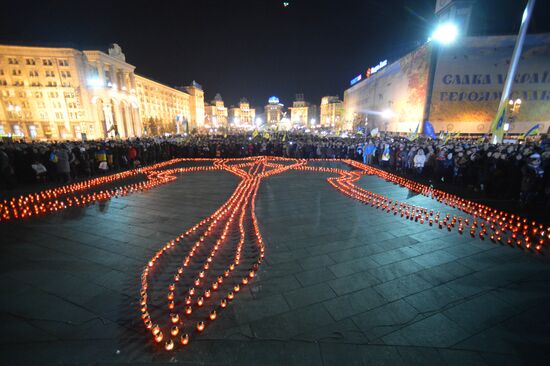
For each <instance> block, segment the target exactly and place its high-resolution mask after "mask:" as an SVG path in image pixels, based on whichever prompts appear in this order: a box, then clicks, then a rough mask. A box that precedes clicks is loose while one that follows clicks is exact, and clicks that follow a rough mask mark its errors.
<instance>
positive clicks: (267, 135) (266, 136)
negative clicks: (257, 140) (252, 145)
mask: <svg viewBox="0 0 550 366" xmlns="http://www.w3.org/2000/svg"><path fill="white" fill-rule="evenodd" d="M269 137H270V136H269V132H267V131H265V132H264V139H266V140H269Z"/></svg>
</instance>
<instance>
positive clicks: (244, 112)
mask: <svg viewBox="0 0 550 366" xmlns="http://www.w3.org/2000/svg"><path fill="white" fill-rule="evenodd" d="M255 118H256V110H255V109H254V108H250V103H248V100H247V99H246V98H242V99H241V100H240V102H239V106H238V107H231V108H229V123H230V125H231V126H235V127H242V128H252V127H253V125H254V120H255Z"/></svg>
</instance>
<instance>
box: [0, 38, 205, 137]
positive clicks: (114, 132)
mask: <svg viewBox="0 0 550 366" xmlns="http://www.w3.org/2000/svg"><path fill="white" fill-rule="evenodd" d="M203 98H204V92H203V91H202V88H201V87H200V85H199V84H197V83H193V84H192V85H191V86H189V87H184V88H182V89H179V90H178V89H175V88H171V87H168V86H166V85H163V84H161V83H158V82H155V81H153V80H150V79H148V78H146V77H143V76H139V75H136V74H135V66H133V65H131V64H129V63H127V62H126V58H125V56H124V53H122V50H121V48H120V47H119V46H118V45H117V44H114V45H113V46H112V47H111V48H110V49H109V50H108V53H104V52H101V51H95V50H94V51H80V50H76V49H72V48H49V47H48V48H46V47H27V46H6V45H0V135H1V136H12V137H18V138H26V139H38V140H64V139H81V138H86V139H97V138H106V137H110V138H114V137H117V136H119V137H121V138H127V137H138V136H142V135H156V134H161V133H174V132H182V131H184V129H185V128H186V129H192V128H198V127H201V126H202V125H203V124H204V103H203V102H202V100H203ZM199 101H200V102H199Z"/></svg>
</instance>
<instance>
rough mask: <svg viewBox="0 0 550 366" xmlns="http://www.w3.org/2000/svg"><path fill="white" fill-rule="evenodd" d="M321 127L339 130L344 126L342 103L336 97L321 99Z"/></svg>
mask: <svg viewBox="0 0 550 366" xmlns="http://www.w3.org/2000/svg"><path fill="white" fill-rule="evenodd" d="M319 122H320V123H321V127H326V128H334V129H337V130H341V129H342V128H343V127H344V126H343V124H344V102H342V101H341V100H340V98H339V97H338V96H330V95H328V96H326V97H323V98H321V116H320V121H319Z"/></svg>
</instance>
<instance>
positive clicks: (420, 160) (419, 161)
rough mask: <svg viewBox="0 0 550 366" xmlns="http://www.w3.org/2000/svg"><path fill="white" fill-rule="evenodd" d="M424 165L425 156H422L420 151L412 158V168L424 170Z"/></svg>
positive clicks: (422, 153)
mask: <svg viewBox="0 0 550 366" xmlns="http://www.w3.org/2000/svg"><path fill="white" fill-rule="evenodd" d="M425 163H426V155H424V152H422V150H420V151H419V152H418V153H417V154H416V155H415V156H414V167H415V168H424V164H425Z"/></svg>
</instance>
